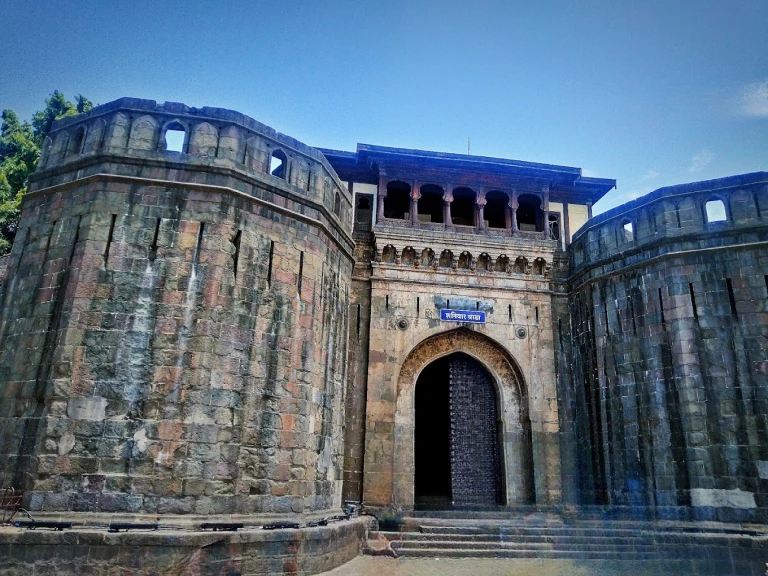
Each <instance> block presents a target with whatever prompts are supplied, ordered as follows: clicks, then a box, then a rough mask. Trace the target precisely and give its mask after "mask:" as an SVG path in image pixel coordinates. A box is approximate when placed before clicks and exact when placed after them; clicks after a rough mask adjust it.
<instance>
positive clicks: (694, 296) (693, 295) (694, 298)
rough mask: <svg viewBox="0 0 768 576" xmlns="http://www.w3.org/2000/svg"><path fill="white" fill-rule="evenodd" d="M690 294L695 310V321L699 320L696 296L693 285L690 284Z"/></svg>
mask: <svg viewBox="0 0 768 576" xmlns="http://www.w3.org/2000/svg"><path fill="white" fill-rule="evenodd" d="M688 292H689V293H690V294H691V307H692V308H693V317H694V319H696V320H698V319H699V311H698V310H697V309H696V294H694V292H693V284H692V283H691V282H688Z"/></svg>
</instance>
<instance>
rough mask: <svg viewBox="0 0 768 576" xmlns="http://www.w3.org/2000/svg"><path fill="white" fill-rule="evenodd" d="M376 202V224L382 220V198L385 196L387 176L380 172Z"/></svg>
mask: <svg viewBox="0 0 768 576" xmlns="http://www.w3.org/2000/svg"><path fill="white" fill-rule="evenodd" d="M377 196H378V198H377V203H376V224H382V223H383V222H384V199H385V198H386V197H387V176H386V174H381V175H380V176H379V189H378V190H377Z"/></svg>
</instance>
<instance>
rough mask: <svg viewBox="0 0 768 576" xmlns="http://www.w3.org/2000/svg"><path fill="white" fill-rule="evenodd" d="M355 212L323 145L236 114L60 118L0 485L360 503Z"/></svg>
mask: <svg viewBox="0 0 768 576" xmlns="http://www.w3.org/2000/svg"><path fill="white" fill-rule="evenodd" d="M179 126H181V127H183V129H184V130H185V145H184V151H183V152H180V153H179V152H170V151H167V150H165V146H164V141H165V131H166V130H167V129H169V128H172V127H179ZM271 150H272V151H273V150H280V151H281V152H282V153H283V154H284V156H285V158H286V161H285V162H286V163H287V168H286V169H285V171H284V172H283V177H281V176H278V175H273V174H269V173H267V170H268V168H267V166H268V164H269V161H268V159H269V154H270V151H271ZM350 207H351V203H350V198H349V194H348V192H347V191H346V188H345V187H344V186H342V185H341V184H340V182H339V181H338V178H337V177H336V176H335V174H334V173H333V170H332V169H331V168H330V166H329V165H328V164H327V162H326V161H325V160H324V158H323V157H322V155H321V154H319V153H318V152H316V151H313V150H312V149H311V148H309V147H307V146H304V145H303V144H301V143H299V142H296V141H295V140H293V139H291V138H288V137H286V136H283V135H281V134H277V133H275V132H274V131H273V130H271V129H269V128H267V127H265V126H263V125H261V124H258V123H257V122H255V121H253V120H251V119H249V118H246V117H244V116H242V115H240V114H237V113H234V112H230V111H225V110H220V109H211V108H203V109H192V108H188V107H186V106H183V105H181V104H172V103H166V104H164V105H158V104H156V103H155V102H151V101H144V100H133V99H123V100H119V101H116V102H114V103H111V104H107V105H104V106H100V107H97V108H96V109H94V110H93V111H92V112H90V113H88V114H86V115H82V116H77V117H74V118H71V119H65V120H63V121H60V122H57V123H56V124H55V125H54V127H53V130H52V131H51V135H50V137H49V140H48V141H47V143H46V145H45V147H44V152H43V158H42V160H41V163H40V167H39V169H38V171H37V172H36V173H35V174H34V175H33V176H32V177H31V179H30V192H29V194H28V195H27V196H26V197H25V201H24V205H23V212H22V218H21V223H20V226H19V232H18V234H17V237H16V242H15V243H14V246H13V250H12V253H11V255H10V259H9V264H8V274H7V277H6V281H5V282H4V283H3V285H2V292H0V303H2V308H1V309H0V341H1V344H2V355H1V356H0V382H1V383H2V391H3V392H2V400H1V401H0V485H11V486H16V487H19V488H20V487H23V488H24V489H25V491H26V493H27V494H26V503H25V505H26V507H28V508H30V509H32V510H73V511H75V510H76V511H102V512H147V513H197V514H210V513H231V512H235V511H236V512H238V513H243V514H247V513H255V512H294V513H301V512H303V511H309V510H319V509H326V508H330V507H337V506H339V505H340V496H341V471H342V444H343V439H342V434H343V432H342V425H343V395H344V382H345V380H346V361H345V360H346V349H347V325H348V302H349V292H350V276H351V269H352V249H353V241H352V238H351V211H350Z"/></svg>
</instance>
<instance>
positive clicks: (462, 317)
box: [440, 308, 485, 324]
mask: <svg viewBox="0 0 768 576" xmlns="http://www.w3.org/2000/svg"><path fill="white" fill-rule="evenodd" d="M440 320H442V321H443V322H474V323H475V324H485V312H481V311H480V310H450V309H447V308H443V309H442V310H440Z"/></svg>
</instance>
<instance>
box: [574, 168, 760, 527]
mask: <svg viewBox="0 0 768 576" xmlns="http://www.w3.org/2000/svg"><path fill="white" fill-rule="evenodd" d="M709 202H715V203H718V202H722V208H724V209H725V215H724V219H723V220H722V221H715V220H716V219H715V218H713V217H712V216H713V213H711V214H710V217H709V218H708V216H707V208H708V206H707V204H708V203H709ZM709 206H710V207H712V206H713V205H711V204H710V205H709ZM766 218H768V173H756V174H747V175H743V176H734V177H731V178H724V179H721V180H713V181H709V182H700V183H694V184H687V185H682V186H675V187H670V188H663V189H661V190H658V191H656V192H654V193H653V194H650V195H648V196H645V197H643V198H640V199H638V200H636V201H634V202H631V203H629V204H626V205H624V206H620V207H618V208H615V209H613V210H611V211H610V212H607V213H605V214H602V215H600V216H598V217H597V218H595V219H593V220H591V221H590V222H589V223H588V224H587V226H586V227H585V228H584V229H583V230H582V231H580V232H579V234H578V235H577V237H576V238H575V239H574V243H573V244H572V246H571V258H572V260H571V263H572V275H571V278H570V284H571V298H570V306H569V311H568V313H567V314H566V313H565V311H564V310H561V311H560V313H561V314H562V316H561V317H560V318H559V321H560V322H561V323H565V322H568V321H570V323H569V328H570V329H569V330H568V334H567V335H566V337H565V342H564V345H565V346H566V348H567V352H566V353H567V355H568V357H570V358H571V359H572V363H571V364H570V366H571V368H572V369H571V370H570V371H569V370H563V368H565V367H566V366H561V375H560V377H561V379H562V380H563V381H567V382H570V384H569V385H568V386H563V387H562V391H563V393H564V395H563V397H562V398H561V407H562V410H563V412H562V414H563V419H564V421H563V429H564V434H565V435H566V436H567V437H568V440H569V442H570V443H571V444H572V445H574V446H576V448H577V457H576V458H575V459H573V460H570V461H568V462H567V463H566V464H565V465H564V474H565V475H566V476H568V477H569V478H573V479H574V482H575V483H576V485H577V486H578V488H577V489H576V490H574V492H573V493H572V494H571V495H570V497H571V498H573V499H574V500H575V501H577V502H580V503H587V504H588V503H597V504H609V505H616V506H631V507H638V508H644V507H653V508H655V509H657V510H659V513H660V514H662V515H663V514H670V515H675V514H677V515H680V514H687V513H691V514H693V516H694V517H695V518H702V519H704V518H706V519H709V518H717V519H723V520H733V519H738V520H759V521H763V522H765V521H767V520H768V353H767V352H766V350H768V220H766ZM572 439H578V441H577V442H574V441H573V440H572ZM665 510H666V511H665ZM686 511H687V512H686Z"/></svg>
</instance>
